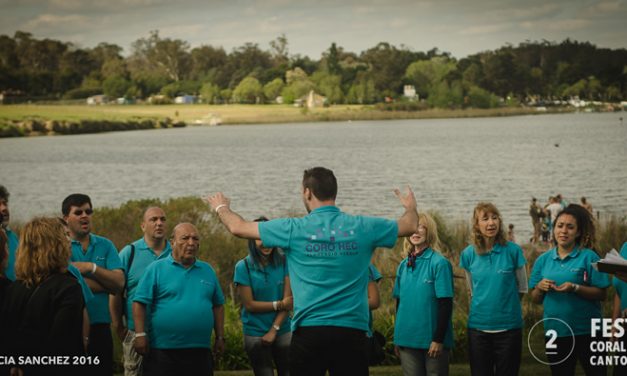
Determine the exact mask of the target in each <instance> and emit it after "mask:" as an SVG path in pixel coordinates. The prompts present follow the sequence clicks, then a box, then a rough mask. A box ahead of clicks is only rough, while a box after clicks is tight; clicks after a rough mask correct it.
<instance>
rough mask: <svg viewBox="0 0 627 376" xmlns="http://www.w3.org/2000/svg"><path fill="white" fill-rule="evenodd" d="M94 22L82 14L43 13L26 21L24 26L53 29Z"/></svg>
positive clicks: (86, 25) (87, 25)
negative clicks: (60, 14)
mask: <svg viewBox="0 0 627 376" xmlns="http://www.w3.org/2000/svg"><path fill="white" fill-rule="evenodd" d="M91 24H92V19H91V18H90V17H86V16H83V15H80V14H68V15H63V16H59V15H56V14H42V15H39V16H37V17H36V18H34V19H32V20H30V21H28V22H26V24H25V25H24V27H25V28H26V29H27V30H37V31H42V30H52V29H55V30H56V29H58V28H65V27H66V26H71V27H72V28H76V27H89V26H90V25H91Z"/></svg>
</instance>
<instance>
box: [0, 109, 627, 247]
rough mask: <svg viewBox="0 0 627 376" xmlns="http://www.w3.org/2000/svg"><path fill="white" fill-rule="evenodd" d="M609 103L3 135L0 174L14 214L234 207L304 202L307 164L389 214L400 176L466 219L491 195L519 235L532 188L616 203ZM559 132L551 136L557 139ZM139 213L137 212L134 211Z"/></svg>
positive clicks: (624, 200)
mask: <svg viewBox="0 0 627 376" xmlns="http://www.w3.org/2000/svg"><path fill="white" fill-rule="evenodd" d="M620 116H623V115H622V113H621V114H616V113H607V114H568V115H538V116H521V117H507V118H482V119H450V120H448V119H445V120H402V121H372V122H351V123H348V122H342V123H316V124H287V125H259V126H254V125H251V126H222V127H212V128H185V129H168V130H150V131H133V132H119V133H107V134H97V135H78V136H63V137H33V138H22V139H2V140H0V150H1V152H0V164H1V166H2V179H1V181H0V184H4V185H6V186H7V187H8V188H9V190H10V191H11V207H12V214H13V218H14V219H17V220H22V221H23V220H26V219H28V218H29V217H31V216H33V215H35V214H44V213H59V212H60V207H61V201H62V200H63V198H64V197H65V196H66V195H68V194H69V193H73V192H83V193H87V194H89V195H90V196H91V197H92V200H93V202H94V205H95V206H96V207H98V206H115V205H119V204H120V203H122V202H125V201H127V200H129V199H138V198H148V197H158V198H168V197H176V196H185V195H195V196H199V195H205V194H207V193H209V192H214V191H218V190H221V191H224V192H225V193H226V194H227V195H228V196H230V197H231V198H232V206H233V208H234V209H235V210H236V211H239V212H241V213H242V214H243V215H244V216H246V217H248V218H252V217H254V216H258V215H260V214H266V215H269V216H278V215H281V214H285V213H286V212H287V211H289V210H298V211H303V212H304V210H303V209H302V203H301V200H300V197H299V192H300V179H301V177H302V171H303V170H304V169H305V168H308V167H313V166H316V165H322V166H326V167H329V168H331V169H333V170H334V171H335V174H336V176H337V177H338V182H339V195H338V205H339V206H340V207H342V209H343V210H345V211H348V212H351V213H360V214H368V215H380V216H390V217H395V216H398V215H400V214H401V212H402V208H401V207H400V205H399V204H398V202H397V201H396V198H395V197H394V195H393V193H392V189H393V188H394V187H397V186H404V185H406V184H409V185H411V186H412V187H413V188H414V190H415V192H416V195H417V197H418V202H419V206H420V208H421V209H434V210H438V211H440V212H441V213H442V214H443V215H444V216H445V217H446V218H449V219H469V218H470V216H471V213H472V208H473V207H474V205H475V204H476V203H477V201H480V200H488V201H493V202H494V203H495V204H496V205H497V206H498V207H499V209H500V210H501V212H502V214H503V217H504V221H505V222H506V223H514V224H515V225H516V233H517V235H518V239H519V240H522V239H524V238H525V237H526V238H527V239H528V236H529V233H530V231H531V224H530V220H529V217H528V213H527V208H528V202H529V200H530V198H531V196H536V197H538V199H539V200H540V202H542V203H544V202H545V200H546V199H547V197H548V196H549V195H550V194H555V193H562V195H563V196H564V197H565V198H566V199H567V200H568V201H571V202H577V201H578V200H579V197H581V196H582V195H583V196H586V197H587V198H588V199H589V201H590V202H591V203H592V205H593V206H594V208H595V209H596V210H600V211H601V212H603V213H608V212H614V213H620V214H625V213H627V189H626V187H627V168H626V166H627V164H626V162H627V152H626V148H625V145H627V126H621V123H620V120H619V117H620ZM556 144H559V147H557V146H555V145H556ZM138 220H139V219H138Z"/></svg>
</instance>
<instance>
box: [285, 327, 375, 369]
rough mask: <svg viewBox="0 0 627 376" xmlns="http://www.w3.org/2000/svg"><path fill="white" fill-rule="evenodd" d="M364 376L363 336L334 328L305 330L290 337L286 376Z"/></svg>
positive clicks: (349, 330) (364, 334)
mask: <svg viewBox="0 0 627 376" xmlns="http://www.w3.org/2000/svg"><path fill="white" fill-rule="evenodd" d="M326 371H329V374H330V375H331V376H344V375H350V376H367V375H368V339H367V337H366V332H364V331H363V330H357V329H352V328H343V327H337V326H306V327H300V328H298V329H296V331H295V332H294V333H292V344H291V346H290V375H293V376H324V375H325V372H326Z"/></svg>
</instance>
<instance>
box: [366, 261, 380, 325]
mask: <svg viewBox="0 0 627 376" xmlns="http://www.w3.org/2000/svg"><path fill="white" fill-rule="evenodd" d="M381 278H383V276H381V273H379V270H377V268H376V267H375V266H374V265H372V264H370V265H368V283H369V284H370V282H374V283H378V282H379V281H380V280H381ZM373 331H374V318H373V317H372V311H368V332H367V333H366V335H367V336H368V337H372V332H373Z"/></svg>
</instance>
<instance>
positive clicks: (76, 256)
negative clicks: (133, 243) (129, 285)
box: [70, 234, 122, 324]
mask: <svg viewBox="0 0 627 376" xmlns="http://www.w3.org/2000/svg"><path fill="white" fill-rule="evenodd" d="M70 261H71V262H75V261H80V262H93V263H95V264H96V265H98V267H99V268H105V269H108V270H115V269H122V263H121V262H120V258H119V257H118V251H117V250H116V249H115V246H114V245H113V243H112V242H111V240H109V239H107V238H104V237H102V236H98V235H94V234H89V246H88V247H87V251H86V252H84V253H83V247H82V245H81V243H80V242H79V241H77V240H72V256H71V257H70ZM85 277H87V278H89V276H85ZM87 312H89V322H90V323H91V324H109V323H110V322H111V315H110V314H109V293H107V292H104V291H103V292H98V293H95V294H94V298H93V299H92V300H91V301H89V302H87Z"/></svg>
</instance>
